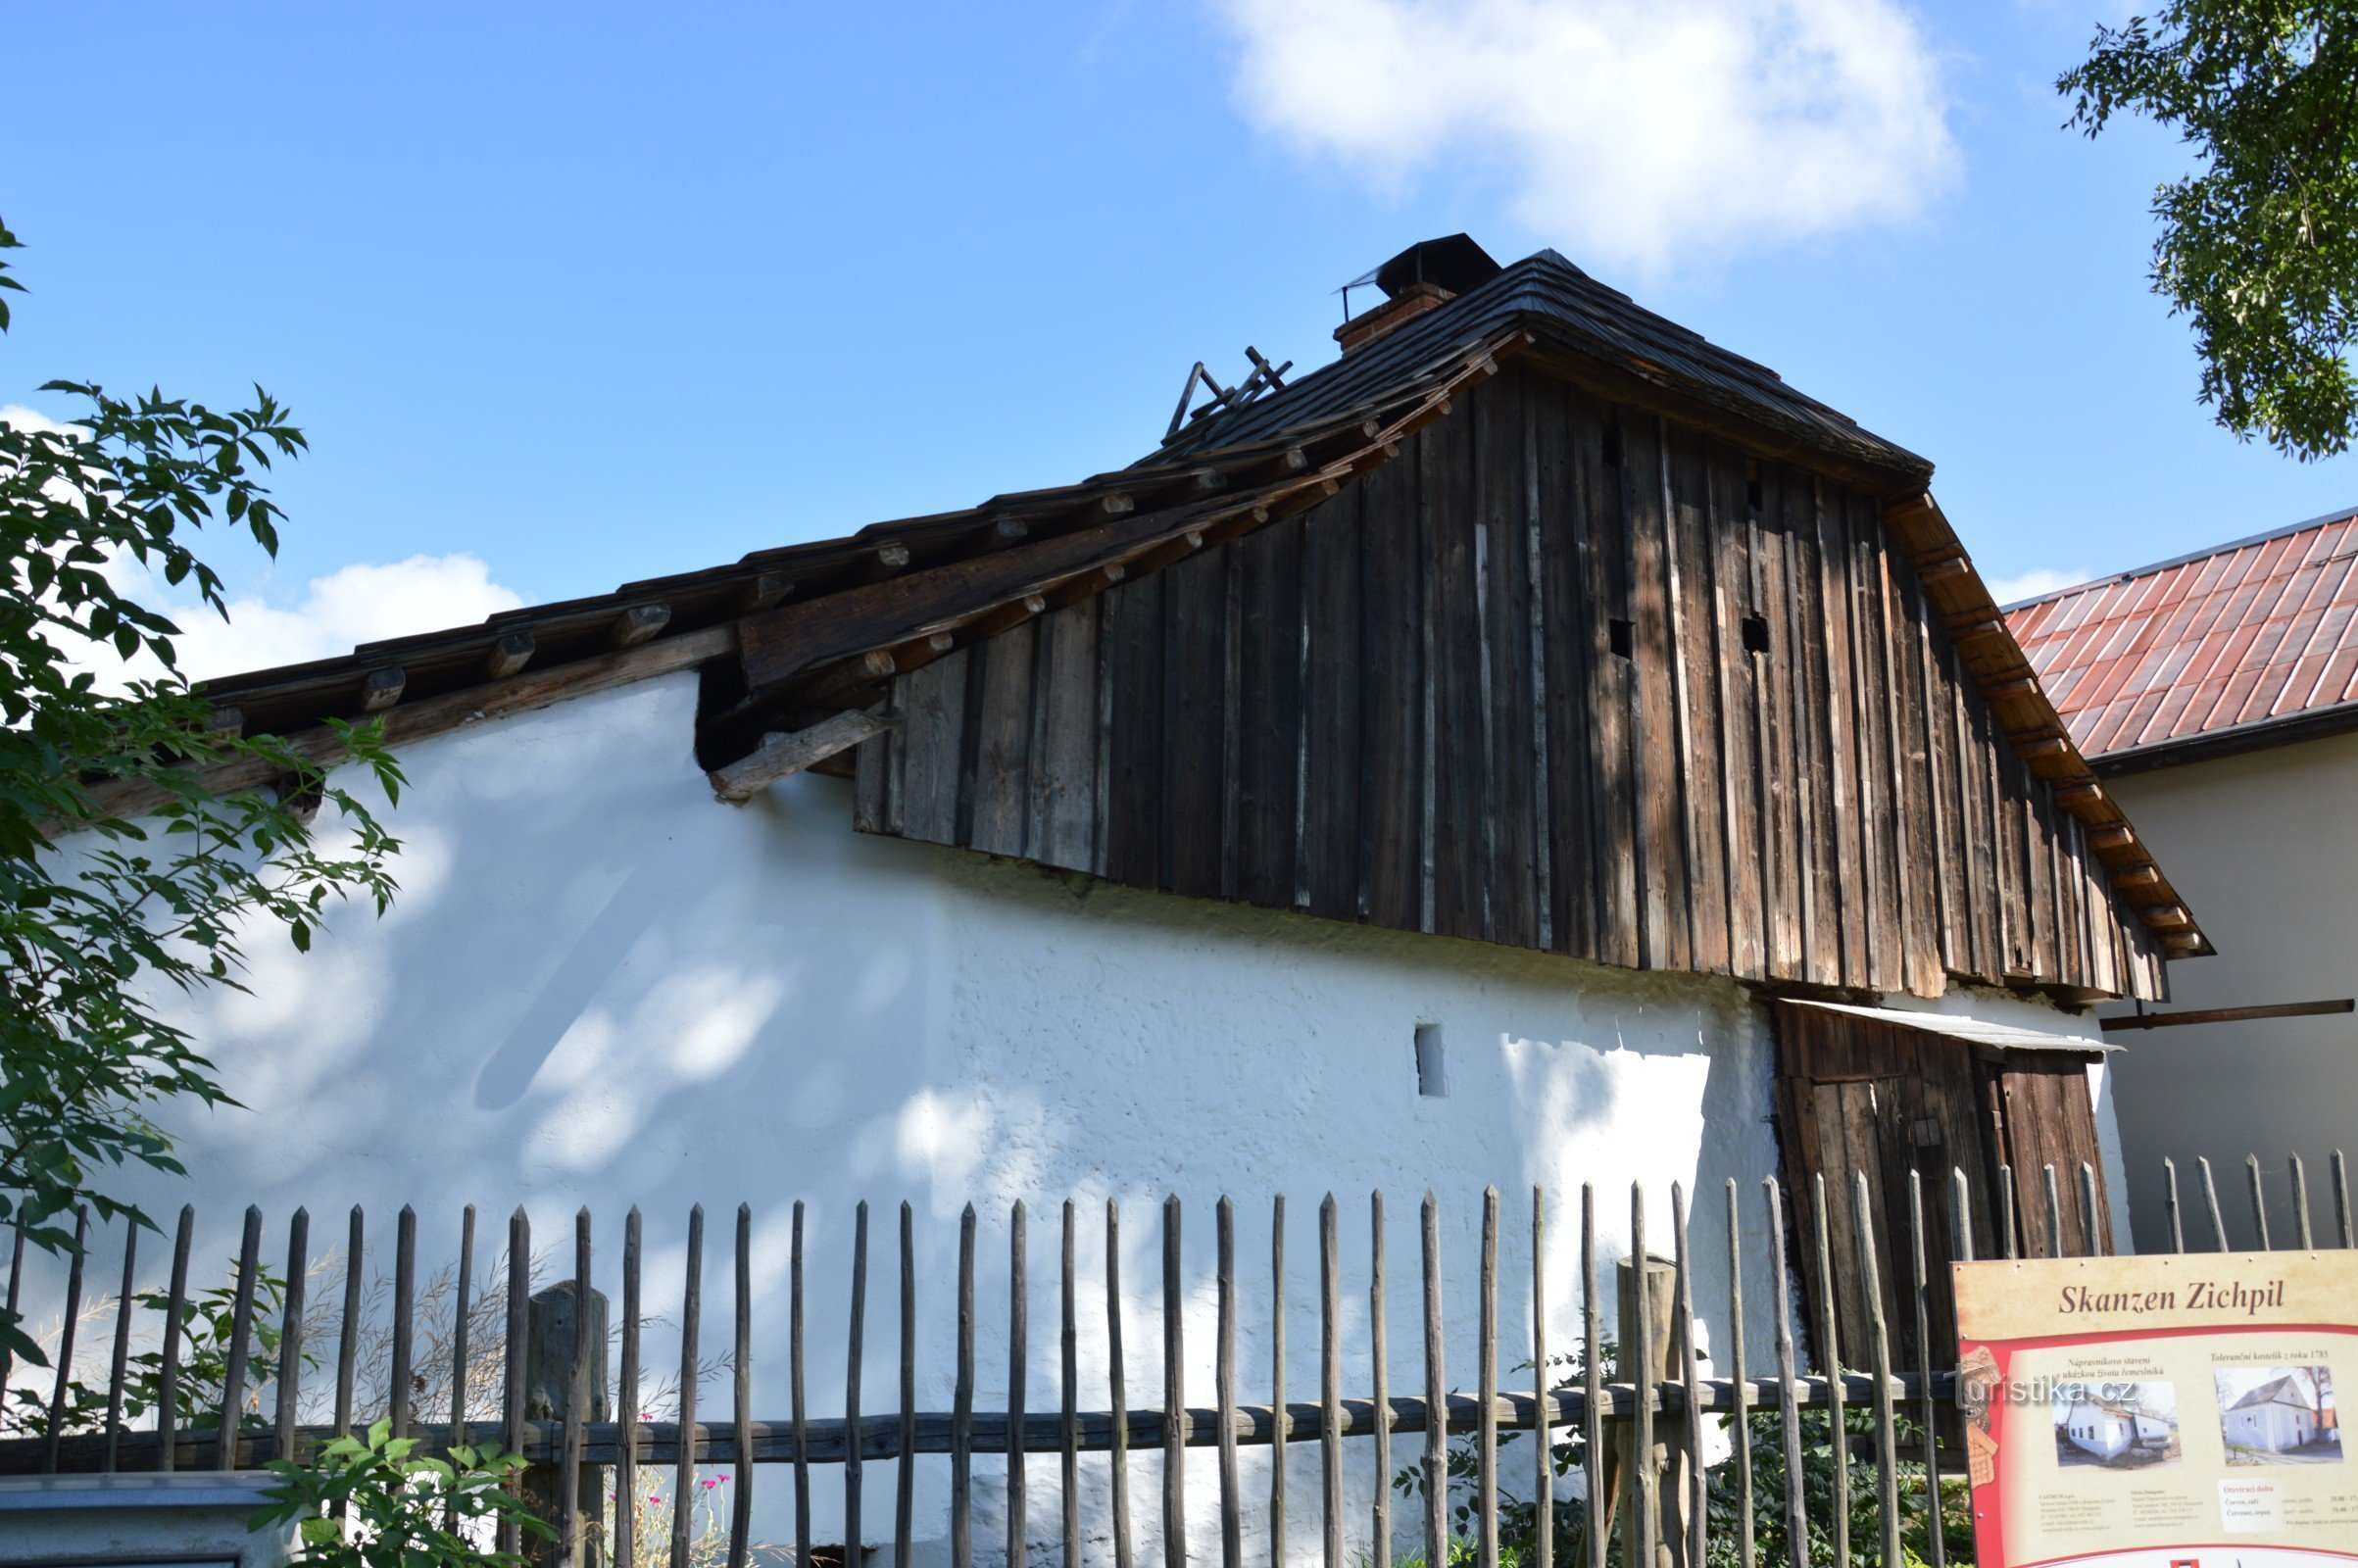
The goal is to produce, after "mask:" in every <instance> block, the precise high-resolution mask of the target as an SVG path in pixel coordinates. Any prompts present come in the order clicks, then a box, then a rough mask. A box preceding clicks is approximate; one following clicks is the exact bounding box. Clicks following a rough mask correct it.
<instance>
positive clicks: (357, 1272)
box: [335, 1203, 516, 1452]
mask: <svg viewBox="0 0 2358 1568" xmlns="http://www.w3.org/2000/svg"><path fill="white" fill-rule="evenodd" d="M364 1226H365V1222H364V1219H363V1216H362V1214H361V1205H360V1204H358V1203H355V1204H353V1205H352V1214H351V1217H350V1221H349V1224H348V1228H347V1230H346V1232H345V1240H344V1311H343V1315H342V1316H341V1317H340V1318H339V1319H338V1320H337V1324H336V1402H335V1428H336V1436H337V1437H339V1438H341V1437H348V1436H350V1435H351V1432H352V1392H353V1379H354V1378H355V1377H356V1376H357V1375H358V1373H359V1371H360V1359H359V1350H360V1337H361V1290H362V1279H361V1259H362V1258H363V1257H364V1256H366V1255H367V1254H366V1252H365V1251H364V1250H363V1242H364V1240H365V1232H364ZM508 1237H509V1243H510V1246H511V1249H513V1247H514V1244H515V1240H516V1224H515V1221H514V1220H513V1219H511V1220H510V1222H509V1226H508ZM515 1266H516V1263H515V1257H514V1254H513V1250H512V1251H511V1255H510V1258H509V1269H510V1271H511V1272H514V1269H515ZM514 1294H515V1293H514V1290H513V1288H512V1289H511V1291H510V1295H511V1297H513V1296H514ZM511 1343H513V1342H511ZM503 1397H504V1391H503ZM502 1408H503V1412H504V1411H505V1406H504V1405H503V1407H502ZM509 1451H511V1452H514V1451H515V1445H514V1444H510V1445H509Z"/></svg>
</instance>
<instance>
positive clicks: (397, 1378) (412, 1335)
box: [386, 1203, 418, 1438]
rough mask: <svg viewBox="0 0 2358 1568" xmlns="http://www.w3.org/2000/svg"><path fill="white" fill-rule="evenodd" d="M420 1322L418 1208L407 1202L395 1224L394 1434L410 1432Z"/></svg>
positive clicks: (390, 1392) (389, 1391) (390, 1388)
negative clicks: (413, 1365) (412, 1371)
mask: <svg viewBox="0 0 2358 1568" xmlns="http://www.w3.org/2000/svg"><path fill="white" fill-rule="evenodd" d="M417 1322H418V1210H417V1209H415V1208H414V1207H412V1206H411V1205H410V1204H408V1203H404V1204H402V1205H401V1213H400V1214H399V1215H398V1216H397V1217H396V1218H395V1220H394V1225H393V1367H392V1372H391V1374H390V1375H389V1377H388V1379H387V1387H386V1397H387V1400H388V1401H389V1403H390V1405H391V1409H390V1410H389V1412H388V1413H389V1414H390V1415H391V1417H392V1420H393V1436H394V1437H396V1438H406V1437H408V1436H409V1435H410V1389H411V1382H410V1363H411V1356H412V1352H413V1350H414V1348H415V1342H416V1334H417Z"/></svg>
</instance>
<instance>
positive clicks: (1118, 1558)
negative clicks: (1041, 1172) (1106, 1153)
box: [960, 1199, 1131, 1568]
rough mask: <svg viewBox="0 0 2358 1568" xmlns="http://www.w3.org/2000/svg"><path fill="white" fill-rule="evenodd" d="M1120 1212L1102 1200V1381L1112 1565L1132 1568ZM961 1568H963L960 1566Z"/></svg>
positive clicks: (1128, 1427) (1127, 1386) (1113, 1205)
mask: <svg viewBox="0 0 2358 1568" xmlns="http://www.w3.org/2000/svg"><path fill="white" fill-rule="evenodd" d="M1121 1257H1122V1235H1121V1208H1120V1205H1119V1204H1117V1203H1115V1202H1114V1201H1113V1200H1111V1199H1107V1200H1105V1380H1106V1384H1107V1390H1106V1393H1107V1397H1109V1398H1110V1399H1111V1400H1112V1402H1113V1455H1112V1461H1111V1471H1112V1482H1113V1564H1114V1568H1131V1557H1130V1403H1129V1394H1128V1388H1129V1380H1128V1377H1127V1376H1126V1374H1125V1373H1124V1370H1123V1363H1122V1272H1121V1269H1122V1265H1121ZM960 1568H964V1565H962V1564H961V1565H960Z"/></svg>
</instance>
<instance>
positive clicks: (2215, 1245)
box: [2194, 1154, 2227, 1252]
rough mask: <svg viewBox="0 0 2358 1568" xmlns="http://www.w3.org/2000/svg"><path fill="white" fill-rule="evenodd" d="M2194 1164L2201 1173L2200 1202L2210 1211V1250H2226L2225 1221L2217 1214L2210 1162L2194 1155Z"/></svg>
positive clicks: (2216, 1184)
mask: <svg viewBox="0 0 2358 1568" xmlns="http://www.w3.org/2000/svg"><path fill="white" fill-rule="evenodd" d="M2194 1164H2195V1166H2196V1168H2198V1169H2199V1170H2200V1171H2201V1172H2202V1202H2203V1206H2204V1207H2205V1208H2207V1209H2208V1210H2209V1211H2210V1216H2211V1244H2212V1250H2214V1251H2220V1252H2224V1251H2226V1250H2227V1220H2226V1219H2225V1218H2224V1217H2223V1216H2222V1215H2221V1214H2220V1212H2219V1184H2218V1183H2217V1182H2216V1181H2214V1180H2212V1178H2211V1162H2210V1159H2209V1158H2208V1157H2207V1156H2205V1155H2199V1154H2198V1155H2196V1156H2195V1158H2194Z"/></svg>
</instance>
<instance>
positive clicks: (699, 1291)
mask: <svg viewBox="0 0 2358 1568" xmlns="http://www.w3.org/2000/svg"><path fill="white" fill-rule="evenodd" d="M703 1322H704V1205H703V1204H702V1203H697V1204H695V1205H693V1206H692V1207H690V1208H689V1210H688V1263H687V1271H686V1276H685V1283H684V1285H683V1287H682V1293H681V1296H680V1303H679V1445H678V1448H679V1452H678V1456H677V1458H676V1459H674V1461H673V1463H672V1469H671V1568H691V1565H692V1563H693V1561H694V1558H693V1557H692V1555H691V1553H692V1551H693V1549H694V1539H695V1537H694V1530H695V1523H696V1512H695V1506H696V1504H695V1498H696V1460H697V1451H696V1450H697V1447H698V1444H697V1441H696V1440H697V1430H696V1384H697V1375H698V1373H699V1372H700V1371H701V1370H702V1369H703V1368H702V1361H701V1359H700V1358H699V1356H698V1353H697V1333H698V1330H699V1329H700V1328H701V1327H702V1325H703ZM849 1474H850V1467H849V1466H847V1467H846V1475H847V1477H848V1476H849ZM850 1491H851V1488H850V1487H849V1486H848V1485H847V1486H846V1488H845V1492H846V1493H847V1496H846V1499H845V1500H846V1502H847V1503H848V1502H849V1501H850V1497H849V1495H848V1494H849V1493H850ZM844 1539H845V1540H846V1541H855V1540H857V1539H859V1538H858V1537H857V1536H856V1535H853V1534H851V1533H850V1529H849V1522H847V1527H846V1534H845V1536H844Z"/></svg>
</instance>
